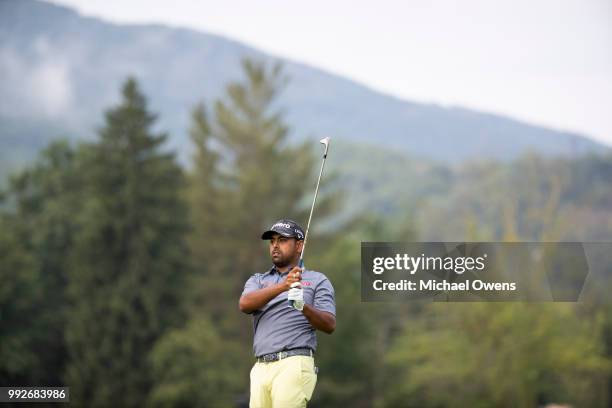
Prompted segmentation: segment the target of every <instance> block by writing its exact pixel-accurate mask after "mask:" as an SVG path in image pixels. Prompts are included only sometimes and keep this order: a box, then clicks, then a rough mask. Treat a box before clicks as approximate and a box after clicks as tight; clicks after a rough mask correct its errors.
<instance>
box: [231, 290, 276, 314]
mask: <svg viewBox="0 0 612 408" xmlns="http://www.w3.org/2000/svg"><path fill="white" fill-rule="evenodd" d="M285 290H287V289H286V287H285V285H284V284H278V285H273V286H270V287H267V288H263V289H259V290H256V291H253V292H251V293H247V294H246V295H244V296H241V297H240V302H239V303H238V306H239V307H240V310H241V311H242V312H244V313H252V312H254V311H255V310H258V309H261V308H262V307H264V306H265V305H266V304H267V303H268V302H269V301H270V300H272V299H274V298H275V297H276V296H278V295H279V294H280V293H282V292H284V291H285Z"/></svg>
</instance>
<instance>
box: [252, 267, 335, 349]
mask: <svg viewBox="0 0 612 408" xmlns="http://www.w3.org/2000/svg"><path fill="white" fill-rule="evenodd" d="M287 273H288V272H284V273H282V274H280V273H279V272H278V271H277V270H276V267H272V268H271V269H270V270H269V271H267V272H265V273H256V274H255V275H253V276H251V277H250V278H249V279H248V280H247V282H246V284H245V285H244V290H243V291H242V294H243V295H246V294H247V293H249V292H253V291H255V290H259V289H263V288H265V287H267V286H272V285H276V284H277V283H280V282H282V281H283V280H284V279H285V277H286V276H287ZM302 288H303V289H304V302H305V303H306V304H309V305H311V306H313V307H314V308H315V309H317V310H320V311H323V312H328V313H331V314H333V315H334V316H335V315H336V301H335V299H334V288H333V286H332V284H331V282H330V281H329V279H327V277H326V276H325V275H324V274H322V273H321V272H316V271H311V270H308V269H305V270H304V272H303V273H302ZM287 295H288V291H284V292H282V293H281V294H279V295H278V296H276V297H275V298H274V299H272V300H270V301H269V302H268V303H267V304H266V305H265V306H264V307H262V308H261V309H260V310H256V311H254V312H253V331H254V336H253V351H254V353H255V356H256V357H259V356H262V355H264V354H269V353H276V352H279V351H282V350H289V349H294V348H310V349H312V350H313V351H314V350H316V349H317V336H316V334H315V329H314V328H313V327H312V326H311V325H310V322H309V321H308V320H307V319H306V317H305V316H304V315H303V314H302V312H300V311H298V310H295V309H294V308H292V307H291V306H289V302H288V300H287Z"/></svg>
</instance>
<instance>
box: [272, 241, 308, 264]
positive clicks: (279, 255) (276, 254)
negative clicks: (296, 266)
mask: <svg viewBox="0 0 612 408" xmlns="http://www.w3.org/2000/svg"><path fill="white" fill-rule="evenodd" d="M303 244H304V241H298V240H297V239H295V238H287V237H283V236H282V235H280V234H274V235H273V236H272V238H270V256H271V257H272V263H273V264H274V265H276V266H277V267H279V268H283V267H285V266H287V265H291V264H293V263H296V262H297V260H298V259H299V257H300V253H301V252H302V245H303Z"/></svg>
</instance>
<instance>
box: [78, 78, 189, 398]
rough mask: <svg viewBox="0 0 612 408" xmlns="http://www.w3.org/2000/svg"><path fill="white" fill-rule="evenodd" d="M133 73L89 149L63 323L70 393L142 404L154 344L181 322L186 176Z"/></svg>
mask: <svg viewBox="0 0 612 408" xmlns="http://www.w3.org/2000/svg"><path fill="white" fill-rule="evenodd" d="M154 121H155V116H154V115H152V114H151V113H149V111H148V110H147V105H146V100H145V97H144V96H143V95H142V94H141V93H140V91H139V89H138V86H137V84H136V81H135V80H134V79H129V80H128V81H127V82H126V83H125V85H124V87H123V92H122V101H121V103H120V105H119V106H117V107H116V108H114V109H111V110H109V111H108V112H107V113H106V123H105V125H104V127H103V128H102V129H101V130H100V131H99V134H100V140H99V141H98V142H96V143H94V144H91V145H90V146H88V147H87V148H86V149H85V153H84V159H83V162H82V170H81V171H82V173H83V174H84V177H85V180H86V183H85V185H86V187H85V190H84V193H83V206H84V208H83V211H82V213H81V214H80V224H81V227H80V231H79V233H78V236H77V240H76V244H75V249H74V255H73V257H72V263H71V268H70V274H69V278H70V283H69V295H70V299H71V308H70V313H69V316H68V317H69V319H68V326H67V329H66V340H67V344H68V347H69V351H70V362H69V364H68V368H67V372H66V383H67V384H69V385H70V387H71V402H72V401H75V402H77V403H81V404H84V405H87V406H110V405H119V406H142V405H143V404H144V402H145V401H146V399H147V398H148V394H149V393H150V391H151V387H152V379H151V374H150V360H149V358H150V356H149V354H150V351H151V349H152V347H153V346H154V343H155V342H156V341H157V340H158V339H159V338H160V336H161V335H162V334H163V333H164V332H165V331H166V330H168V329H169V328H172V327H176V326H178V325H181V324H182V323H183V322H182V320H183V314H182V306H181V293H182V291H183V290H184V287H183V284H184V280H185V277H186V273H187V271H188V265H187V263H186V262H187V261H186V260H187V253H188V251H187V247H186V243H185V241H184V236H185V233H186V229H187V221H186V206H185V205H184V204H183V200H182V198H181V197H182V196H181V189H182V187H183V186H184V177H183V175H182V171H181V169H180V167H179V166H178V165H177V164H176V162H175V158H174V155H173V154H170V153H166V152H163V151H162V150H161V147H162V144H163V142H164V141H165V139H166V135H165V134H154V133H152V130H151V128H152V125H153V123H154Z"/></svg>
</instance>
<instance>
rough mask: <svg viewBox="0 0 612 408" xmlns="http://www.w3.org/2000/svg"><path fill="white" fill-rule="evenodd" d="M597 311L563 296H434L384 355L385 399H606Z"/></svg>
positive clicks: (509, 402)
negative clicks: (590, 314) (560, 299)
mask: <svg viewBox="0 0 612 408" xmlns="http://www.w3.org/2000/svg"><path fill="white" fill-rule="evenodd" d="M600 317H601V315H599V316H596V318H595V319H590V320H584V319H583V316H581V313H580V310H579V308H578V307H577V306H574V305H562V304H504V303H499V304H495V303H493V304H492V303H486V304H485V303H479V304H431V305H429V307H428V308H427V309H426V310H425V313H424V314H422V315H421V316H419V317H418V318H415V319H413V320H412V322H411V324H410V326H409V327H407V328H406V329H405V330H404V332H403V333H402V335H401V336H399V337H398V338H397V339H396V342H395V344H394V346H393V349H392V351H391V352H390V353H389V354H388V356H387V361H388V364H389V365H390V367H392V370H393V372H394V375H393V377H392V379H390V380H389V381H388V383H387V384H386V387H387V388H386V390H387V393H386V395H387V399H386V400H385V405H386V406H420V407H425V406H432V407H436V406H471V407H532V406H536V405H537V404H540V403H544V402H546V403H551V402H557V403H560V402H563V403H570V404H572V405H575V406H603V405H604V404H605V401H606V397H605V392H604V391H603V389H602V385H603V384H605V379H606V377H607V375H609V373H610V368H611V365H610V360H609V359H607V358H606V357H605V355H604V344H603V343H602V337H601V319H600Z"/></svg>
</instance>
